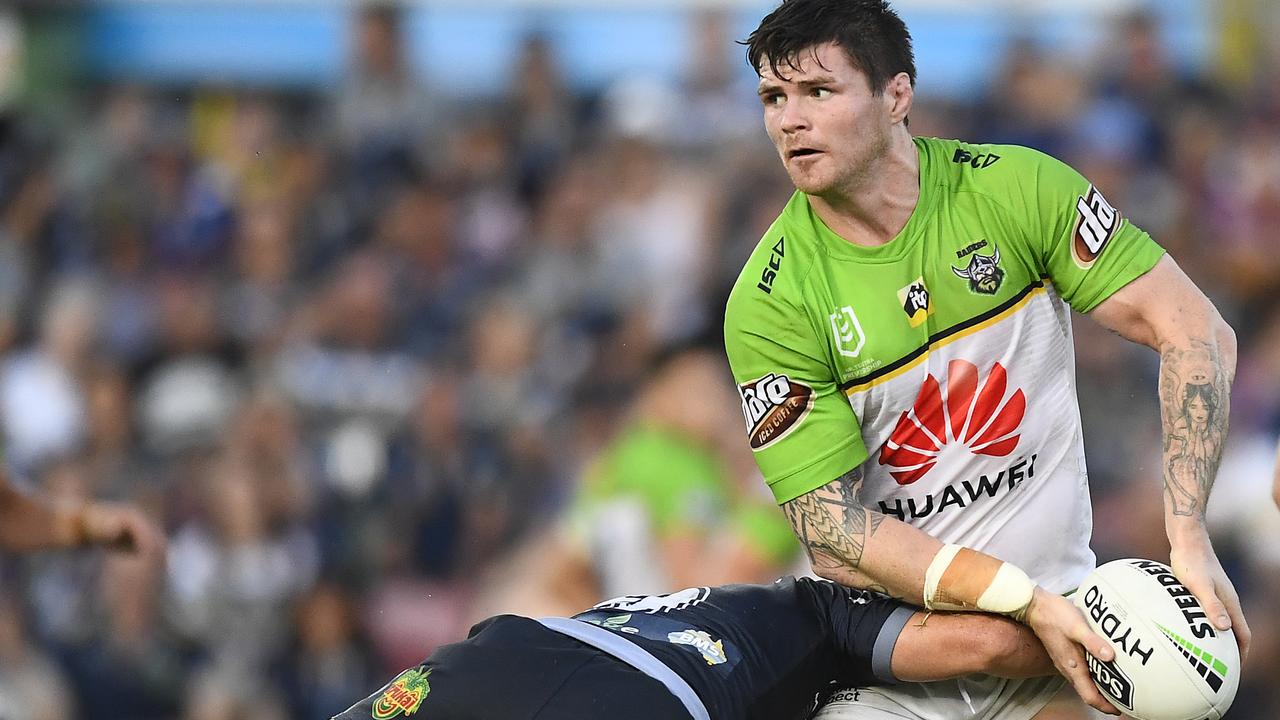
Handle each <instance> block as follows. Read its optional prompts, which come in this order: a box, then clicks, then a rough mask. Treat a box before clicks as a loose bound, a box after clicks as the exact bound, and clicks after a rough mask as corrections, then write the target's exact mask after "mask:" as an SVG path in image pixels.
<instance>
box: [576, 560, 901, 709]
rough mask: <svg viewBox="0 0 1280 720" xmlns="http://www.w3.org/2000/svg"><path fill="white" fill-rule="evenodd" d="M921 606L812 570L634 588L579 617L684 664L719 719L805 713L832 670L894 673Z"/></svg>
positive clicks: (851, 679)
mask: <svg viewBox="0 0 1280 720" xmlns="http://www.w3.org/2000/svg"><path fill="white" fill-rule="evenodd" d="M912 612H913V609H911V608H908V607H907V606H905V605H902V604H900V603H897V602H894V601H891V600H886V599H883V598H880V597H878V596H874V595H872V594H869V593H864V592H861V591H858V590H852V589H850V588H846V587H843V586H841V585H837V584H835V583H831V582H827V581H825V580H813V579H809V578H800V579H796V578H793V577H786V578H783V579H781V580H778V581H777V582H775V583H774V584H772V585H726V586H722V587H715V588H705V587H704V588H690V589H688V590H682V591H680V592H677V593H671V594H669V595H654V596H642V595H629V596H624V597H620V598H615V599H613V600H608V601H605V602H603V603H600V604H599V605H596V606H595V607H594V608H592V609H591V610H588V611H587V612H584V613H580V614H578V615H575V616H574V617H575V618H576V619H578V620H583V621H586V622H590V623H592V624H594V625H598V626H600V627H603V628H605V629H608V630H611V631H612V632H614V633H616V634H619V635H622V636H623V637H625V638H627V639H628V640H630V641H631V642H633V643H636V644H637V645H640V646H641V647H643V648H644V649H645V650H647V651H648V652H649V653H650V654H652V655H653V656H654V657H656V658H657V659H659V660H661V661H662V662H663V663H664V664H665V665H667V666H668V667H670V668H671V669H672V670H675V671H676V672H677V673H678V674H679V675H680V676H681V677H683V678H684V679H685V680H686V681H687V682H688V683H689V685H690V686H691V687H692V688H693V689H694V690H695V691H696V692H697V693H698V696H699V697H700V698H701V699H702V702H703V704H705V705H706V707H707V710H708V712H709V713H710V715H711V718H712V720H722V719H725V718H733V719H735V720H736V719H738V718H760V719H761V720H765V719H766V718H767V719H768V720H785V719H787V718H794V717H802V716H803V714H804V709H805V708H806V707H807V706H808V705H809V704H810V703H811V702H812V700H813V698H814V697H815V695H817V694H818V693H819V692H820V691H821V690H822V689H823V688H825V686H826V685H827V684H828V682H830V681H831V680H833V679H834V680H836V681H838V682H839V683H841V684H843V685H846V686H847V685H871V684H875V685H883V684H885V683H889V682H893V678H892V675H891V673H890V671H889V660H890V657H891V655H892V652H893V645H894V642H895V641H896V640H897V638H898V634H899V633H900V632H901V630H902V628H903V626H904V625H905V624H906V622H907V619H908V618H909V617H910V616H911V614H912Z"/></svg>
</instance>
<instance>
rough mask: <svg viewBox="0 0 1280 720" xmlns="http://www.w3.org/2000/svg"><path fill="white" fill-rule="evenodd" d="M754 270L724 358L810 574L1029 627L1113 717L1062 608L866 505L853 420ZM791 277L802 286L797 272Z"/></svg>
mask: <svg viewBox="0 0 1280 720" xmlns="http://www.w3.org/2000/svg"><path fill="white" fill-rule="evenodd" d="M768 245H769V243H765V244H762V246H761V247H762V248H766V249H767V247H768ZM793 247H794V246H793ZM760 254H761V253H760V251H757V255H760ZM790 255H791V257H792V258H796V255H797V253H795V252H792V253H790ZM796 259H797V260H798V259H799V258H796ZM758 262H768V257H767V255H766V256H765V257H764V258H763V259H759V258H757V257H753V258H752V260H751V261H749V262H748V265H747V268H746V270H744V274H743V277H744V278H747V279H748V280H749V281H750V282H743V281H742V280H740V281H739V284H738V286H737V287H735V289H734V291H733V293H732V294H731V296H730V300H729V304H728V307H727V308H726V314H725V347H726V351H727V354H728V357H729V364H730V366H731V367H732V369H733V373H734V377H735V379H736V381H737V382H738V383H739V385H738V391H739V394H740V395H741V398H742V409H743V414H744V417H745V419H746V423H747V429H748V435H749V438H750V444H751V447H752V450H753V451H754V454H755V459H756V463H757V465H758V466H759V467H760V470H761V472H762V473H763V474H764V476H765V479H766V481H767V482H768V483H769V487H770V489H771V490H772V491H773V494H774V498H775V500H776V501H777V502H778V503H779V504H780V505H781V506H782V507H783V510H784V511H785V513H786V516H787V518H788V520H789V521H790V522H791V526H792V528H793V529H794V531H795V533H796V536H797V538H799V540H800V542H801V544H802V545H803V547H804V548H805V550H806V552H807V553H808V555H809V558H810V561H811V563H812V565H813V568H814V571H815V572H816V573H817V574H818V575H820V576H822V577H824V578H827V579H829V580H832V581H835V582H838V583H840V584H842V585H848V586H851V587H859V588H867V589H874V590H877V591H879V592H882V593H884V594H887V595H891V596H893V597H897V598H901V599H906V600H908V601H909V602H911V603H913V604H917V605H922V606H924V607H926V608H930V609H939V610H981V611H987V612H995V613H1001V614H1005V615H1008V616H1010V617H1014V618H1016V619H1018V620H1020V621H1023V622H1026V623H1027V624H1028V625H1029V626H1030V627H1031V628H1032V629H1033V630H1034V631H1035V632H1036V634H1037V635H1038V636H1039V637H1040V639H1041V641H1042V642H1043V644H1044V646H1045V648H1046V649H1047V650H1048V652H1049V655H1050V656H1051V657H1052V658H1053V660H1054V663H1055V665H1056V666H1057V667H1058V669H1059V671H1060V672H1062V674H1063V675H1065V676H1066V677H1067V678H1068V679H1069V680H1070V681H1071V683H1072V685H1073V686H1074V687H1075V689H1076V692H1077V693H1079V695H1080V696H1081V698H1082V699H1084V700H1085V702H1087V703H1089V704H1090V705H1092V706H1093V707H1095V708H1098V709H1099V710H1102V711H1104V712H1109V713H1113V714H1114V713H1116V710H1115V709H1114V708H1113V707H1112V706H1111V704H1110V703H1108V702H1107V701H1106V700H1105V699H1104V698H1103V697H1102V695H1101V694H1100V693H1099V692H1098V690H1097V688H1096V687H1095V686H1094V684H1093V682H1092V680H1090V678H1089V675H1088V671H1087V669H1086V665H1085V660H1084V654H1083V650H1085V649H1087V650H1088V651H1089V652H1091V653H1092V654H1094V655H1095V656H1097V657H1100V658H1103V659H1110V658H1111V656H1112V650H1111V648H1110V646H1109V645H1108V644H1107V643H1106V641H1105V640H1103V639H1102V638H1101V637H1099V636H1098V635H1096V634H1094V633H1093V632H1092V631H1090V630H1089V627H1088V624H1087V623H1086V622H1085V619H1084V616H1083V615H1082V614H1081V613H1080V612H1079V611H1078V610H1077V609H1076V608H1075V607H1074V606H1073V605H1071V603H1070V602H1069V601H1067V600H1066V599H1065V598H1062V597H1061V596H1058V595H1054V594H1052V593H1049V592H1047V591H1045V590H1044V589H1042V588H1039V587H1038V586H1036V585H1035V584H1034V583H1033V582H1032V581H1031V580H1030V578H1028V577H1027V575H1026V573H1025V572H1023V571H1022V570H1020V569H1018V568H1016V567H1014V566H1012V565H1009V564H1007V563H1003V562H1001V561H1000V560H998V559H996V558H994V557H992V556H990V555H986V554H984V553H981V552H977V551H975V550H972V549H969V548H960V547H957V546H955V545H944V544H943V543H942V542H941V541H939V540H938V539H937V538H935V537H933V536H931V535H929V534H928V533H925V532H924V531H922V530H920V529H918V528H916V527H914V526H912V525H909V524H907V523H905V522H902V521H900V520H898V519H896V518H892V517H887V516H885V515H884V514H882V513H879V512H877V511H875V510H873V509H871V508H869V507H866V506H864V505H863V503H862V502H861V500H860V499H859V492H860V490H861V488H862V479H863V478H862V474H861V469H860V467H861V465H862V463H863V462H864V461H866V460H867V458H868V453H867V450H866V448H865V446H864V444H863V442H862V437H861V430H860V428H859V423H858V419H857V417H856V416H855V415H854V412H853V408H852V407H851V406H850V405H849V403H848V401H847V400H846V399H845V397H844V394H843V393H842V392H841V391H840V389H839V386H838V383H837V381H836V379H835V378H834V377H833V376H832V371H831V368H830V366H829V365H828V363H827V362H826V360H825V357H824V349H823V346H822V344H821V342H819V339H818V336H817V332H816V330H815V328H814V326H813V324H812V323H811V322H810V321H809V319H808V318H807V317H806V315H805V313H804V311H803V310H802V309H801V308H800V307H799V306H797V305H795V304H793V303H791V302H789V301H788V299H787V294H788V293H787V292H786V286H785V284H784V283H786V282H788V278H786V277H782V276H780V277H779V278H778V284H776V285H775V286H774V287H773V288H772V291H771V292H767V293H766V292H764V290H762V289H760V288H759V287H758V286H757V285H756V284H755V282H754V277H753V275H754V274H756V272H758V269H757V268H755V267H753V263H758ZM794 269H795V270H796V271H797V274H800V275H801V276H802V274H801V273H799V272H798V271H800V270H802V268H794ZM787 270H788V267H787V266H786V265H783V270H782V272H784V273H785V272H786V271H787Z"/></svg>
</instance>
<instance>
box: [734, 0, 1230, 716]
mask: <svg viewBox="0 0 1280 720" xmlns="http://www.w3.org/2000/svg"><path fill="white" fill-rule="evenodd" d="M746 44H747V46H748V50H747V56H748V60H749V62H750V63H751V65H752V67H753V68H754V69H755V70H756V71H757V72H758V73H759V75H760V83H759V95H760V99H761V102H762V103H763V106H764V121H765V127H766V130H767V132H768V135H769V137H770V139H771V140H772V141H773V143H774V146H775V147H776V149H777V152H778V155H779V157H780V158H781V160H782V163H783V165H784V166H785V167H786V170H787V173H788V174H789V175H790V177H791V180H792V182H793V183H794V185H795V186H796V189H797V192H796V193H795V194H794V195H793V196H792V199H791V201H790V202H789V203H788V204H787V206H786V208H785V209H784V210H783V211H782V214H781V215H780V216H779V217H778V219H777V220H776V221H775V223H774V224H773V226H772V227H770V228H769V230H768V231H767V232H766V234H765V236H764V238H763V239H762V240H761V242H760V244H759V246H758V247H757V248H756V250H755V252H754V253H753V254H752V256H751V258H750V259H749V260H748V261H747V263H746V266H745V267H744V269H743V271H742V274H741V276H740V277H739V279H738V282H737V284H736V285H735V287H734V289H733V292H732V294H731V296H730V298H729V301H728V306H727V310H726V319H725V343H726V349H727V352H728V356H729V361H730V364H731V366H732V367H733V371H734V375H735V378H736V381H737V382H738V383H739V392H740V394H741V396H742V408H743V412H744V414H745V416H746V421H747V427H748V431H749V435H750V443H751V447H752V449H753V450H754V451H755V457H756V461H757V463H758V464H759V466H760V469H761V471H762V472H763V474H764V476H765V478H766V480H767V481H768V483H769V485H770V487H771V489H772V490H773V494H774V497H775V499H776V501H777V502H778V503H779V504H780V505H782V506H783V508H784V510H785V512H786V515H787V517H788V518H789V519H790V520H791V523H792V526H793V528H794V530H795V532H796V534H797V535H798V537H799V538H800V540H801V541H802V543H804V545H805V546H806V547H807V548H808V551H809V555H810V558H811V560H812V561H813V565H814V568H815V570H816V571H817V572H818V573H819V574H821V575H823V576H824V577H827V578H830V579H832V580H836V581H838V582H840V583H843V584H847V585H851V586H854V587H864V588H874V589H876V590H878V591H880V592H883V593H887V594H890V595H892V596H895V597H898V598H904V599H908V600H910V601H911V602H913V603H918V604H921V605H923V606H925V607H928V608H942V609H978V610H986V611H991V612H1000V613H1004V614H1007V615H1009V616H1011V617H1015V618H1017V619H1019V620H1023V621H1025V622H1026V623H1028V624H1029V625H1030V626H1031V627H1032V628H1033V629H1034V630H1035V631H1036V633H1037V634H1038V635H1039V636H1040V638H1041V640H1042V641H1043V642H1044V645H1045V647H1046V649H1047V650H1048V652H1049V654H1050V655H1051V656H1052V657H1053V658H1054V661H1055V663H1056V664H1057V666H1058V668H1059V669H1060V670H1061V671H1062V673H1063V674H1064V675H1065V676H1067V678H1068V679H1069V680H1070V681H1071V683H1072V685H1074V687H1075V690H1076V692H1078V693H1079V695H1080V697H1081V698H1084V699H1085V700H1086V701H1087V702H1088V703H1089V704H1090V705H1093V706H1094V707H1097V708H1098V709H1101V710H1104V711H1106V712H1112V713H1114V712H1116V711H1115V709H1114V708H1113V707H1112V706H1111V705H1110V704H1109V703H1108V702H1106V700H1105V699H1104V698H1103V697H1102V696H1101V695H1100V694H1099V693H1098V691H1097V689H1096V688H1095V687H1094V686H1093V684H1092V683H1091V682H1090V680H1089V677H1088V673H1087V670H1086V666H1085V662H1084V657H1083V654H1082V646H1083V648H1085V649H1088V650H1089V651H1090V652H1093V653H1094V654H1097V653H1099V652H1103V648H1104V647H1105V643H1104V641H1103V640H1102V639H1101V638H1100V637H1098V636H1097V635H1095V634H1093V633H1091V632H1089V631H1088V629H1087V627H1085V624H1084V620H1083V617H1082V616H1081V615H1080V613H1079V612H1077V611H1076V610H1075V609H1074V608H1073V607H1072V606H1071V605H1070V603H1069V602H1068V601H1067V600H1065V599H1064V598H1063V597H1061V595H1060V594H1061V593H1065V592H1068V591H1070V590H1072V589H1073V588H1075V587H1076V586H1077V584H1078V583H1079V581H1080V580H1081V579H1082V578H1083V577H1084V575H1085V574H1086V573H1087V572H1088V571H1089V570H1090V569H1092V568H1093V566H1094V555H1093V553H1092V551H1091V550H1090V549H1089V536H1090V534H1091V531H1092V519H1091V509H1090V504H1089V493H1088V482H1087V477H1086V474H1085V457H1084V447H1083V442H1082V439H1081V429H1080V415H1079V410H1078V407H1077V401H1076V391H1075V370H1074V362H1073V356H1072V352H1073V350H1072V336H1071V315H1070V310H1071V309H1075V310H1077V311H1079V312H1081V313H1086V314H1088V315H1089V316H1090V317H1091V318H1092V319H1094V320H1095V321H1097V322H1100V323H1101V324H1103V325H1104V326H1106V327H1107V328H1110V329H1111V330H1113V331H1115V332H1117V333H1119V334H1120V335H1122V336H1124V337H1126V338H1128V339H1130V340H1132V341H1134V342H1138V343H1141V344H1144V345H1148V346H1150V347H1152V348H1153V349H1155V350H1156V351H1158V352H1159V353H1160V368H1161V369H1160V406H1161V414H1162V421H1163V427H1164V463H1163V471H1164V472H1163V475H1164V504H1165V518H1166V520H1165V526H1166V529H1167V534H1168V538H1169V542H1170V545H1171V564H1172V566H1173V567H1174V569H1175V571H1176V572H1177V574H1178V577H1179V579H1180V580H1182V582H1183V583H1184V584H1185V585H1186V586H1187V587H1188V588H1189V589H1191V590H1192V591H1193V592H1194V593H1195V595H1196V597H1197V598H1198V599H1199V600H1200V601H1201V604H1202V605H1203V606H1204V607H1205V608H1206V609H1207V610H1208V611H1209V612H1210V614H1211V616H1212V620H1213V622H1214V624H1215V626H1216V627H1217V628H1218V630H1219V631H1228V630H1229V629H1232V630H1234V632H1235V633H1236V635H1237V637H1238V640H1239V642H1240V647H1241V652H1242V655H1244V654H1247V652H1248V646H1249V630H1248V626H1247V625H1246V623H1245V620H1244V618H1243V616H1242V615H1241V611H1240V603H1239V600H1238V598H1237V596H1236V592H1235V590H1234V588H1233V587H1232V584H1231V582H1230V580H1229V579H1228V578H1227V576H1226V574H1225V573H1224V572H1223V570H1222V567H1221V565H1220V563H1219V562H1218V559H1217V557H1216V555H1215V553H1214V550H1213V548H1212V546H1211V545H1210V542H1209V537H1208V535H1207V532H1206V530H1205V525H1204V508H1205V503H1206V502H1207V500H1208V496H1209V491H1210V488H1211V487H1212V485H1213V480H1214V476H1215V474H1216V472H1217V467H1218V462H1219V459H1220V455H1221V451H1222V446H1223V440H1224V438H1225V435H1226V431H1227V415H1228V406H1229V402H1230V386H1231V380H1232V377H1233V375H1234V372H1235V359H1236V346H1235V336H1234V334H1233V332H1232V331H1231V328H1230V327H1229V326H1227V324H1226V323H1225V322H1224V321H1223V320H1222V318H1221V317H1220V316H1219V315H1218V313H1217V311H1216V310H1215V309H1214V307H1213V305H1212V304H1211V303H1210V302H1209V300H1208V299H1207V298H1205V296H1204V295H1203V294H1202V293H1201V292H1200V291H1199V289H1197V288H1196V286H1195V285H1194V284H1192V282H1191V281H1190V280H1189V279H1188V278H1187V276H1186V275H1185V274H1183V272H1182V271H1181V270H1180V269H1179V268H1178V266H1177V264H1175V263H1174V261H1173V260H1172V259H1171V258H1169V257H1167V256H1165V254H1164V251H1163V250H1162V249H1161V248H1160V247H1159V246H1157V245H1156V244H1155V243H1154V242H1153V241H1152V240H1151V238H1150V237H1149V236H1148V235H1147V234H1146V233H1144V232H1142V231H1141V230H1139V229H1138V228H1136V227H1134V226H1133V225H1132V224H1130V223H1129V222H1128V221H1127V220H1126V219H1125V217H1124V216H1123V215H1122V213H1121V212H1120V211H1119V210H1118V209H1117V208H1115V207H1113V206H1112V205H1111V204H1110V203H1109V202H1108V201H1107V200H1106V198H1105V197H1104V196H1103V195H1102V193H1101V192H1100V191H1099V189H1098V188H1097V187H1095V186H1093V185H1091V184H1090V183H1089V181H1088V180H1086V179H1084V178H1083V177H1081V176H1080V175H1079V174H1078V173H1076V172H1075V171H1074V170H1072V169H1071V168H1070V167H1068V166H1066V165H1064V164H1063V163H1061V162H1059V161H1057V160H1055V159H1053V158H1051V157H1048V156H1046V155H1043V154H1041V153H1039V152H1036V151H1033V150H1029V149H1027V148H1023V147H1016V146H1000V145H975V144H970V143H965V142H959V141H955V140H939V139H933V138H913V137H912V135H911V133H910V131H909V130H908V127H907V123H908V115H909V113H910V111H911V104H912V99H913V95H914V84H915V64H914V59H913V55H912V49H911V38H910V35H909V33H908V31H907V28H906V26H905V25H904V24H903V22H902V20H901V19H900V18H899V17H898V16H897V15H896V14H895V13H894V12H893V11H892V10H891V9H890V8H889V6H888V4H887V3H885V2H882V1H881V0H785V1H784V2H783V3H782V4H781V5H780V6H779V7H778V8H777V9H776V10H775V11H774V12H772V13H771V14H770V15H768V16H767V17H766V18H764V20H763V21H762V22H761V23H760V26H759V27H758V28H757V29H756V30H755V32H753V33H752V34H751V36H750V37H749V38H748V40H747V42H746ZM969 548H976V549H979V550H982V551H985V552H986V553H990V555H993V556H995V557H998V558H1000V560H1003V561H1005V562H1004V563H1001V562H1000V561H995V560H991V559H990V558H989V556H983V555H980V554H977V553H974V552H973V551H972V550H970V549H969ZM1042 708H1044V709H1045V710H1044V715H1042V717H1047V716H1048V714H1050V713H1058V714H1056V715H1054V716H1055V717H1079V716H1083V715H1084V714H1085V713H1087V710H1086V708H1084V707H1083V706H1082V705H1081V704H1080V702H1079V700H1078V699H1076V698H1075V697H1074V696H1072V695H1071V693H1069V692H1065V691H1064V689H1063V688H1062V685H1061V681H1059V680H1057V679H1055V680H1043V679H1042V680H1033V681H1029V682H1022V683H1019V682H1003V681H997V680H994V679H990V678H987V679H983V678H972V679H961V680H959V681H957V682H951V683H947V684H943V685H920V686H901V687H895V688H889V689H885V690H882V691H877V692H865V693H861V694H859V695H858V699H857V700H848V701H844V702H841V703H833V704H832V705H829V706H828V707H827V708H826V710H824V711H823V713H822V714H821V715H820V717H824V718H833V717H858V718H877V717H903V716H906V717H920V718H957V717H984V718H986V717H991V718H1029V717H1032V716H1033V715H1035V714H1036V712H1037V711H1038V710H1040V709H1042ZM904 713H905V715H904Z"/></svg>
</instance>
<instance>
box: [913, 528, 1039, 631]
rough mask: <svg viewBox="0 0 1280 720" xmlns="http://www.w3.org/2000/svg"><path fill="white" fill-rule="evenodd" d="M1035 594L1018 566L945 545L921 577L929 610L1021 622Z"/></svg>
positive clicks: (1027, 578)
mask: <svg viewBox="0 0 1280 720" xmlns="http://www.w3.org/2000/svg"><path fill="white" fill-rule="evenodd" d="M1035 590H1036V584H1035V583H1034V582H1032V581H1031V578H1029V577H1027V574H1026V573H1025V572H1023V571H1022V570H1021V569H1020V568H1018V567H1017V566H1015V565H1010V564H1009V563H1006V562H1001V561H999V560H997V559H995V558H993V557H991V556H990V555H986V554H984V553H980V552H977V551H975V550H970V549H969V548H964V547H960V546H959V545H944V546H943V547H942V549H941V550H939V551H938V554H937V555H935V556H934V557H933V561H932V562H931V563H929V568H928V569H927V570H925V573H924V606H925V607H926V608H927V609H929V610H958V611H973V610H978V611H981V612H990V613H999V614H1001V615H1008V616H1010V617H1012V618H1013V619H1015V620H1018V621H1019V622H1021V621H1023V620H1024V619H1025V616H1026V612H1027V606H1028V605H1030V604H1031V598H1032V596H1033V595H1034V594H1035Z"/></svg>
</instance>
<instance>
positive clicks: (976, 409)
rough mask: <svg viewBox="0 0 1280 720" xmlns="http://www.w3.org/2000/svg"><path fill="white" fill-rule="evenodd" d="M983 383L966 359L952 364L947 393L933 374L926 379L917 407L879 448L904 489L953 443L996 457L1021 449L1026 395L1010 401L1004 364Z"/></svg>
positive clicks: (904, 415) (1018, 394)
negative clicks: (1006, 392) (1020, 429)
mask: <svg viewBox="0 0 1280 720" xmlns="http://www.w3.org/2000/svg"><path fill="white" fill-rule="evenodd" d="M978 380H979V378H978V368H977V366H976V365H974V364H973V363H971V362H968V361H965V360H952V361H951V362H950V363H949V364H948V365H947V388H946V391H945V393H944V392H943V390H942V388H941V386H940V385H939V384H938V380H937V379H936V378H934V377H933V375H929V376H928V377H926V378H925V380H924V385H923V386H921V388H920V395H919V396H918V397H916V401H915V404H914V405H913V406H912V407H911V409H910V410H908V411H907V412H904V413H902V417H900V418H898V424H897V425H896V426H894V428H893V433H892V434H891V435H889V439H888V441H886V442H885V444H884V445H883V446H882V447H881V448H880V464H881V465H889V466H891V467H892V468H895V469H892V470H890V471H889V474H890V475H893V479H894V480H897V481H898V484H899V485H910V484H911V483H913V482H915V481H917V480H919V479H920V478H922V477H924V475H925V473H927V472H929V470H930V469H932V468H933V466H934V465H936V464H937V462H938V456H939V455H941V454H942V451H943V448H945V447H947V446H948V445H951V444H952V443H963V444H964V445H965V446H966V447H967V448H968V449H969V452H971V453H973V454H975V455H989V456H991V457H1004V456H1006V455H1008V454H1009V453H1011V452H1013V450H1014V448H1016V447H1018V439H1019V438H1020V437H1021V435H1019V434H1018V432H1017V430H1018V426H1019V425H1021V424H1022V418H1023V416H1025V415H1026V412H1027V397H1026V395H1024V394H1023V393H1022V391H1021V390H1016V391H1014V393H1013V394H1012V395H1010V396H1008V397H1005V391H1006V389H1007V385H1008V374H1007V373H1006V372H1005V369H1004V366H1003V365H1001V364H1000V363H996V364H995V365H993V366H992V367H991V372H990V373H988V374H987V378H986V381H985V382H983V383H981V387H979V383H978Z"/></svg>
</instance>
